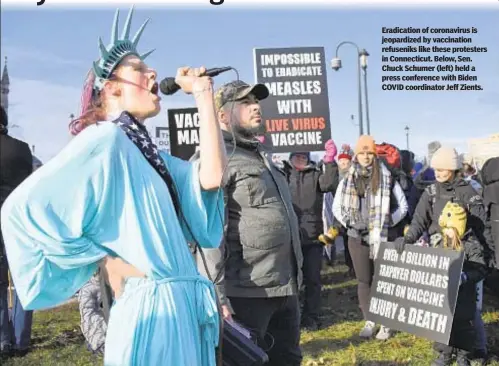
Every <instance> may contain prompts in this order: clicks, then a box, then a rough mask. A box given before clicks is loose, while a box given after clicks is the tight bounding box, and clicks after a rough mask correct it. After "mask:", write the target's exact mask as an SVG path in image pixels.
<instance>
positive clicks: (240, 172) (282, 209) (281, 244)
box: [0, 81, 499, 366]
mask: <svg viewBox="0 0 499 366" xmlns="http://www.w3.org/2000/svg"><path fill="white" fill-rule="evenodd" d="M267 96H268V90H267V89H266V87H265V86H263V85H260V84H257V85H248V84H245V83H243V82H240V81H237V82H232V83H229V84H226V85H224V86H222V87H221V88H220V89H219V90H218V91H217V92H216V93H215V97H214V100H215V108H216V111H217V117H218V119H219V123H220V126H221V129H222V135H223V140H224V143H225V146H226V149H227V152H228V153H232V155H231V158H230V159H229V161H228V167H227V170H228V172H227V178H226V180H225V182H224V193H225V213H224V215H223V216H224V225H225V226H224V235H223V240H222V243H221V245H220V246H218V247H215V248H204V249H203V251H202V253H201V252H200V251H199V250H200V249H199V248H198V247H196V246H194V245H192V246H191V247H190V249H191V254H192V256H193V260H194V261H195V263H196V264H197V267H198V269H199V271H200V272H201V273H203V274H204V275H205V276H207V277H209V278H211V279H213V281H214V282H215V288H216V292H217V295H218V299H219V301H220V304H221V316H222V317H223V318H224V319H226V320H229V321H236V322H238V323H240V324H241V325H243V326H244V327H245V328H247V329H249V330H251V332H253V333H254V334H255V336H256V340H257V343H258V344H259V345H260V346H261V347H262V348H263V349H265V350H266V351H267V352H268V354H269V357H270V361H269V364H270V365H286V366H293V365H300V364H301V362H302V353H301V349H300V344H299V340H300V332H301V329H305V330H312V331H313V330H318V329H320V328H321V327H322V326H323V325H322V324H321V321H320V319H321V317H320V314H321V286H322V283H321V267H322V263H323V259H324V258H323V255H324V254H323V253H324V252H326V253H327V256H328V258H329V259H331V258H336V256H335V253H336V251H337V247H338V246H339V243H340V242H343V249H344V259H345V264H346V265H347V266H348V268H349V271H348V274H347V275H348V276H351V277H355V278H356V279H357V281H358V302H359V307H360V310H361V312H362V314H363V316H364V318H367V316H366V313H367V309H368V306H369V305H368V303H369V294H370V291H371V284H372V281H373V273H374V263H375V261H376V258H377V255H378V250H379V246H380V244H381V243H383V242H386V241H391V242H395V243H396V244H397V248H398V250H399V251H403V250H404V248H405V246H406V245H425V246H432V247H445V248H448V249H450V250H459V251H464V253H465V261H464V265H463V270H462V274H461V285H460V289H459V295H458V301H457V305H456V310H455V315H454V323H453V327H452V334H451V340H450V343H449V345H444V344H440V343H435V344H434V349H435V351H436V358H435V361H434V365H450V364H451V362H452V361H453V358H454V357H455V358H456V361H457V364H458V365H470V360H472V359H479V360H483V361H484V362H485V360H486V359H487V356H488V352H487V347H486V334H485V328H484V325H483V321H482V318H481V308H482V304H481V299H482V292H483V283H484V281H485V280H486V278H487V277H488V276H493V275H497V272H496V271H497V265H498V263H499V157H494V158H491V159H490V160H488V161H487V162H486V163H485V164H484V165H483V166H482V167H481V171H477V170H475V168H473V167H472V165H471V164H469V163H463V162H462V161H461V158H460V156H459V155H458V152H457V151H456V150H455V149H453V148H450V147H446V146H442V145H441V144H440V143H438V142H432V143H430V144H429V149H428V157H427V161H428V163H427V164H425V163H419V162H416V161H415V156H414V154H413V153H412V152H410V151H407V150H400V149H398V148H397V146H396V144H389V143H376V141H375V138H374V137H372V136H361V137H360V138H359V139H358V141H356V142H355V144H352V146H354V148H353V149H352V148H351V147H350V144H343V145H341V148H340V150H339V151H338V149H337V146H336V144H335V142H334V141H333V140H329V141H327V142H326V144H325V146H324V150H325V153H324V156H323V158H322V159H321V160H320V161H319V162H314V161H312V160H311V155H310V153H308V152H293V153H291V154H290V156H289V160H287V161H284V162H282V163H280V164H278V163H276V162H275V161H273V159H272V153H271V151H267V150H266V148H265V146H264V144H262V138H258V136H260V135H261V134H262V133H263V131H262V123H261V111H260V105H259V101H260V100H262V99H265V98H266V97H267ZM7 126H8V121H7V115H6V114H5V111H4V110H3V108H2V121H1V126H0V127H1V135H0V138H1V159H0V163H1V170H2V176H1V179H0V193H1V203H2V204H3V202H4V201H5V200H6V198H7V196H8V195H9V194H10V193H11V192H12V191H14V190H15V189H16V187H17V186H18V185H19V184H21V182H22V181H23V180H25V179H26V178H27V177H28V176H29V175H30V174H31V173H32V170H33V167H32V159H33V158H32V155H31V152H30V150H29V147H28V146H27V145H26V144H25V143H23V142H21V141H19V140H16V139H14V138H12V137H10V136H9V135H8V128H7ZM234 126H237V128H234ZM73 130H74V129H73ZM78 132H79V131H78ZM78 132H77V133H78ZM77 133H75V134H77ZM252 136H253V137H252ZM198 159H199V153H197V154H196V155H195V156H194V157H193V159H191V160H192V161H196V160H198ZM443 216H446V217H450V219H448V220H442V217H443ZM443 221H445V223H443ZM325 248H326V249H327V250H326V251H325ZM0 249H1V252H0V265H1V267H0V327H1V330H0V337H1V338H0V341H1V348H0V350H1V352H2V353H5V354H7V353H8V354H16V355H20V354H21V355H22V354H25V353H26V352H27V350H28V348H29V342H30V339H29V338H30V332H31V321H32V319H31V317H32V311H24V310H23V307H22V306H21V304H20V303H19V301H18V300H17V296H16V291H15V290H13V291H12V283H10V282H11V281H10V278H9V273H8V263H7V256H6V254H5V251H4V245H3V243H2V246H1V247H0ZM201 255H203V257H204V258H203V259H206V260H207V265H206V266H205V265H204V264H206V263H205V262H204V260H201V257H200V256H201ZM331 264H332V265H334V262H333V263H331ZM101 274H102V273H101V271H97V272H95V273H94V275H93V277H92V278H91V279H90V281H88V282H87V283H86V284H85V285H84V286H83V287H82V288H80V290H79V292H78V301H79V304H80V313H81V325H82V331H83V334H84V336H85V338H86V340H87V344H88V348H89V349H90V350H91V351H93V352H96V353H104V352H105V347H104V346H105V339H106V330H107V321H108V320H107V316H106V314H105V309H104V308H105V307H106V304H105V302H106V301H108V300H106V301H104V300H103V291H105V290H106V284H103V283H102V281H103V278H104V277H103V276H101ZM9 285H10V290H11V291H9ZM107 285H109V284H107ZM12 294H13V300H12V299H11V302H12V304H11V305H12V309H11V311H10V312H9V309H8V305H7V303H8V300H9V297H12ZM111 294H112V295H111V296H113V294H114V296H116V297H117V292H116V289H115V288H113V291H112V292H111ZM108 306H109V304H108ZM377 326H379V329H377ZM393 333H394V330H392V329H390V328H388V327H386V326H384V325H383V324H375V323H373V322H372V321H369V320H367V319H365V322H364V324H363V326H362V328H361V330H360V333H359V336H360V337H363V338H371V337H373V336H375V338H376V339H378V340H380V341H381V340H387V339H389V338H390V337H391V336H392V335H393Z"/></svg>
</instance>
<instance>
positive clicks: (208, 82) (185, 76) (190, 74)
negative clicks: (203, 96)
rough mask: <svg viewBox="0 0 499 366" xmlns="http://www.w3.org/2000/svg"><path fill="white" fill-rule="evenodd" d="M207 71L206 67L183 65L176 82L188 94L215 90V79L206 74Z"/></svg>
mask: <svg viewBox="0 0 499 366" xmlns="http://www.w3.org/2000/svg"><path fill="white" fill-rule="evenodd" d="M205 73H206V68H205V67H199V68H190V67H181V68H179V69H178V70H177V75H176V76H175V82H176V83H177V84H178V86H180V88H181V89H182V90H183V91H184V92H185V93H186V94H195V93H200V92H203V91H208V90H213V80H212V79H211V78H210V77H209V76H204V75H205Z"/></svg>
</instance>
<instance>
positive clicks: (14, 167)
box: [0, 134, 33, 285]
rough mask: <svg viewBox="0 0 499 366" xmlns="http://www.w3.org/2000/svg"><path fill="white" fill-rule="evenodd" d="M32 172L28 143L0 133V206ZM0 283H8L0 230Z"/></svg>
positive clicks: (31, 158) (31, 159) (31, 157)
mask: <svg viewBox="0 0 499 366" xmlns="http://www.w3.org/2000/svg"><path fill="white" fill-rule="evenodd" d="M32 172H33V156H32V154H31V150H30V149H29V146H28V144H26V143H25V142H23V141H20V140H17V139H15V138H13V137H11V136H9V135H4V134H0V208H1V207H2V206H3V203H4V202H5V200H6V199H7V197H8V196H9V195H10V194H11V193H12V191H14V189H16V187H17V186H18V185H20V184H21V183H22V182H23V181H24V180H25V179H26V178H27V177H28V176H29V175H30V174H31V173H32ZM0 241H1V243H0V285H2V284H4V285H5V284H6V283H8V274H7V273H8V265H7V258H6V255H5V247H4V243H3V237H2V235H1V231H0Z"/></svg>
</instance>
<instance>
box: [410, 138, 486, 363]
mask: <svg viewBox="0 0 499 366" xmlns="http://www.w3.org/2000/svg"><path fill="white" fill-rule="evenodd" d="M459 165H460V164H459V157H458V154H457V152H456V150H455V149H452V148H448V147H441V148H440V149H439V150H437V151H436V152H435V154H434V155H433V157H432V160H431V167H432V168H433V169H434V171H435V178H436V182H435V183H434V184H431V185H430V186H429V187H427V188H426V189H425V191H424V192H423V195H422V197H421V199H420V201H419V204H418V206H417V208H416V212H415V214H414V217H413V220H412V222H411V225H410V227H409V230H408V231H407V233H406V235H405V237H404V239H403V241H402V242H403V243H404V244H414V243H415V242H416V241H417V240H418V239H419V238H420V237H421V235H422V234H423V232H425V231H427V232H428V233H429V235H430V243H431V245H432V246H442V245H444V243H445V242H446V241H447V242H448V241H449V240H457V239H458V241H459V242H460V243H461V246H462V248H463V250H464V254H465V261H464V264H463V272H462V276H461V286H460V288H459V294H458V301H457V305H456V310H455V313H454V323H453V328H452V333H451V340H450V345H448V346H447V345H444V344H440V343H436V344H435V345H434V349H435V350H436V351H437V353H438V357H437V359H436V360H435V362H434V364H433V365H435V366H444V365H450V364H451V363H450V362H451V360H452V355H453V354H454V353H456V356H457V363H458V365H460V366H462V365H470V362H469V357H470V356H471V352H473V351H474V347H475V337H476V329H475V326H474V322H475V321H476V305H477V304H476V299H477V293H476V285H477V283H479V282H480V281H481V280H483V279H484V278H485V275H486V273H487V268H486V260H485V250H484V244H485V243H486V242H485V240H486V239H485V236H484V232H485V209H484V206H483V201H482V198H481V197H480V196H479V195H478V194H477V193H476V192H475V191H474V190H473V188H472V187H471V186H470V185H469V184H468V183H467V182H466V181H464V180H463V179H462V178H459V177H458V176H457V173H458V171H459V168H460V166H459ZM449 202H450V203H455V204H458V205H460V206H462V207H464V208H466V210H465V212H466V215H465V218H464V220H465V222H466V226H465V228H463V229H462V233H461V232H460V231H461V230H458V233H456V232H452V230H447V231H444V232H442V227H441V226H442V225H441V224H440V222H439V220H440V219H441V217H442V212H443V211H444V209H446V206H447V205H448V204H449ZM444 216H445V215H444ZM456 238H457V239H456Z"/></svg>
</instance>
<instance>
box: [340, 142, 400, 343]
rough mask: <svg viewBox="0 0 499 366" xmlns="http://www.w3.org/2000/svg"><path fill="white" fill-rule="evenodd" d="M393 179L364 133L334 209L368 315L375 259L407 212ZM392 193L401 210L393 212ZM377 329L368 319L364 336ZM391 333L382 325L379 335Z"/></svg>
mask: <svg viewBox="0 0 499 366" xmlns="http://www.w3.org/2000/svg"><path fill="white" fill-rule="evenodd" d="M392 181H393V177H392V176H391V173H390V171H389V170H388V168H387V167H386V166H385V165H384V164H383V163H382V162H380V160H379V159H378V157H377V155H376V144H375V142H374V139H373V138H372V137H371V136H361V137H360V138H359V140H358V142H357V145H356V147H355V158H354V161H353V164H352V167H351V168H350V171H349V172H348V174H347V176H346V177H345V178H344V179H343V180H342V181H341V182H340V183H339V185H338V189H337V191H336V194H335V196H334V202H333V212H334V216H335V218H336V219H337V220H338V221H339V222H340V223H341V224H342V225H343V226H344V227H345V228H346V229H347V234H348V249H349V250H350V255H351V256H352V261H353V266H354V269H355V275H356V277H357V280H358V282H359V284H358V288H357V291H358V297H359V306H360V309H361V310H362V313H363V315H364V318H366V315H367V312H368V309H369V293H370V290H371V284H372V280H373V274H374V260H375V259H376V257H377V254H378V250H379V246H380V244H381V243H382V242H386V241H387V239H388V228H389V227H390V226H394V225H396V224H397V223H398V222H400V221H401V220H402V219H403V218H404V216H405V215H406V214H407V201H406V199H405V196H404V192H403V191H402V188H401V187H400V185H399V184H398V183H397V182H395V183H393V182H392ZM392 193H393V197H394V199H395V200H397V206H398V209H397V210H396V211H395V212H393V213H390V201H391V197H392ZM374 329H375V324H374V323H373V322H371V321H366V323H365V324H364V327H363V329H362V330H361V332H360V336H361V337H366V338H370V337H371V336H372V335H373V332H374ZM390 335H391V332H390V329H389V328H387V327H384V326H382V327H381V329H380V331H379V332H378V334H377V335H376V338H378V339H381V340H384V339H388V338H389V337H390Z"/></svg>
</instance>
